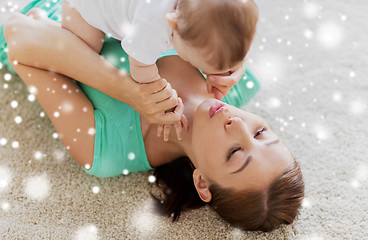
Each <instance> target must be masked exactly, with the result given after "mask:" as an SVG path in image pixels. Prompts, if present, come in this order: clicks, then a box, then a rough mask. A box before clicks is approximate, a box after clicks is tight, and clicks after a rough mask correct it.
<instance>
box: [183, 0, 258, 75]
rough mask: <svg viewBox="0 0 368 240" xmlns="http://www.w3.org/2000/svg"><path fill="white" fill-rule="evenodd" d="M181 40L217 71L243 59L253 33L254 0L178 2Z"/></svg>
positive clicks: (256, 13)
mask: <svg viewBox="0 0 368 240" xmlns="http://www.w3.org/2000/svg"><path fill="white" fill-rule="evenodd" d="M177 9H178V27H177V31H178V34H179V35H180V37H181V38H182V39H183V40H185V41H187V42H188V43H189V44H190V45H191V46H193V47H198V48H201V49H203V54H205V55H206V56H207V61H208V64H210V65H211V66H213V67H215V68H216V69H217V70H224V69H229V68H231V67H234V66H235V65H237V64H239V63H240V62H242V61H243V59H244V58H245V55H246V54H247V52H248V50H249V48H250V45H251V42H252V40H253V36H254V34H255V30H256V24H257V20H258V8H257V5H256V4H255V3H254V1H253V0H179V1H178V8H177Z"/></svg>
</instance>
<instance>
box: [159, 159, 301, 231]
mask: <svg viewBox="0 0 368 240" xmlns="http://www.w3.org/2000/svg"><path fill="white" fill-rule="evenodd" d="M193 170H194V166H193V164H192V163H191V161H190V160H189V158H187V157H182V158H179V159H177V160H175V161H173V162H170V163H168V164H165V165H162V166H159V167H157V168H156V169H155V172H154V175H155V176H156V179H157V182H156V183H157V184H158V185H159V186H160V187H161V188H162V189H163V192H164V197H163V198H161V197H155V196H153V197H154V198H155V199H156V200H157V207H158V210H159V212H161V213H162V214H163V215H167V216H172V220H173V221H176V220H178V219H179V217H180V214H181V212H182V211H185V210H189V209H197V208H200V207H202V206H204V205H206V203H205V202H203V201H202V200H201V199H200V198H199V196H198V193H197V191H196V189H195V187H194V182H193V176H192V175H193ZM209 189H210V192H211V194H212V200H211V201H210V202H209V203H208V204H209V205H210V206H211V207H212V208H213V209H214V210H215V211H216V212H217V213H218V214H219V215H220V216H221V217H222V218H223V219H224V220H225V221H227V222H228V223H230V224H231V225H233V226H235V227H238V228H240V229H243V230H247V231H257V230H261V231H265V232H268V231H271V230H273V229H275V228H278V227H279V226H280V225H281V224H290V223H292V222H293V221H294V220H295V218H296V217H297V215H298V213H299V208H300V207H301V204H302V201H303V198H304V181H303V176H302V172H301V169H300V166H299V164H298V163H297V162H296V161H295V160H294V162H293V163H292V165H291V167H290V168H289V169H287V170H286V171H285V172H283V173H282V174H281V175H280V176H279V177H277V178H276V179H275V180H274V181H273V182H272V183H271V184H270V185H269V187H268V189H266V190H265V191H261V190H252V189H249V190H245V191H234V190H232V189H227V188H222V187H220V186H219V185H217V184H216V183H212V184H211V186H210V188H209Z"/></svg>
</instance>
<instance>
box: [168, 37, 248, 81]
mask: <svg viewBox="0 0 368 240" xmlns="http://www.w3.org/2000/svg"><path fill="white" fill-rule="evenodd" d="M173 45H174V48H175V50H176V52H177V53H178V54H179V56H180V57H181V58H182V59H183V60H184V61H186V62H189V63H190V64H192V65H193V66H194V67H196V68H199V69H201V70H202V72H203V73H204V74H206V75H229V74H230V73H231V72H235V71H236V70H238V69H239V68H240V67H241V66H242V64H243V63H242V62H239V63H238V64H237V65H235V66H233V67H231V68H228V69H216V68H215V67H213V66H211V65H209V64H208V63H207V62H208V58H207V57H206V55H205V54H204V52H205V51H203V49H200V48H195V47H192V46H190V45H189V44H188V43H187V42H186V41H185V40H183V39H182V38H181V37H180V36H179V34H178V33H177V32H176V31H173Z"/></svg>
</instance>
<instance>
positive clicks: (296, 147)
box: [0, 0, 368, 240]
mask: <svg viewBox="0 0 368 240" xmlns="http://www.w3.org/2000/svg"><path fill="white" fill-rule="evenodd" d="M257 2H258V4H259V7H260V12H261V16H260V21H259V25H258V32H257V37H256V39H255V41H254V44H253V46H252V50H251V53H250V55H249V56H250V59H251V60H252V62H253V63H252V64H253V67H254V69H255V70H256V71H257V72H258V74H259V76H260V78H261V80H262V83H263V88H262V90H261V92H260V93H259V94H258V95H257V97H256V98H255V99H254V100H252V101H251V102H250V103H249V104H248V105H246V106H245V109H248V110H250V111H253V112H255V113H258V114H260V115H262V116H263V117H264V118H265V119H266V120H268V121H269V122H270V123H271V126H273V128H274V129H275V130H276V131H277V132H278V133H279V134H280V136H281V137H282V139H283V140H284V142H285V143H286V144H287V145H288V146H289V147H290V149H292V152H293V153H294V155H295V157H296V158H297V160H298V161H299V162H300V163H301V165H302V169H303V173H304V176H305V181H306V199H305V202H304V204H303V209H302V210H301V215H300V216H299V219H298V220H297V221H296V222H295V223H294V224H293V225H291V226H284V227H282V228H280V229H278V230H276V231H274V232H272V233H267V234H266V233H258V232H257V233H249V232H241V231H239V230H236V229H234V228H231V227H229V226H228V225H227V224H225V223H224V222H223V221H221V220H220V219H219V218H218V217H216V215H215V214H214V213H213V212H212V211H211V210H210V209H209V208H203V209H200V210H196V211H191V212H188V213H186V214H184V215H183V217H182V218H181V219H180V221H179V222H178V223H171V222H170V221H169V220H168V219H166V218H164V217H158V216H156V215H154V214H152V211H151V203H152V199H151V198H150V196H149V192H150V191H151V190H152V189H153V188H154V187H153V184H151V183H149V181H148V177H149V176H150V175H151V173H150V172H145V173H138V174H130V175H129V176H121V177H116V178H110V179H102V178H95V177H93V176H89V175H88V174H86V173H85V172H83V171H82V169H81V168H80V167H78V165H77V164H76V163H75V162H74V161H73V159H71V158H70V156H69V155H68V153H67V152H66V151H65V150H64V148H63V145H62V144H61V142H60V140H58V139H55V138H54V136H53V134H54V132H55V130H54V128H53V126H52V125H51V123H50V121H49V120H48V118H47V117H41V115H42V109H41V108H40V106H39V105H38V103H37V102H36V101H33V99H32V97H29V94H28V92H27V90H26V89H25V86H24V84H23V83H22V81H21V80H20V79H19V78H17V77H16V76H13V75H7V70H6V69H4V68H3V69H2V70H1V72H0V207H1V208H0V239H313V240H322V239H326V240H327V239H368V186H367V185H368V160H367V155H368V127H367V125H368V121H367V117H368V114H367V112H368V109H367V104H368V100H367V98H368V81H367V77H366V76H367V75H368V70H367V69H368V67H367V63H368V46H367V44H368V34H367V33H366V31H367V29H368V15H367V12H368V3H367V2H366V1H365V0H354V1H342V0H338V1H328V0H322V1H317V0H315V1H306V0H305V1H301V0H299V1H296V0H273V1H269V0H259V1H257ZM0 14H1V13H0Z"/></svg>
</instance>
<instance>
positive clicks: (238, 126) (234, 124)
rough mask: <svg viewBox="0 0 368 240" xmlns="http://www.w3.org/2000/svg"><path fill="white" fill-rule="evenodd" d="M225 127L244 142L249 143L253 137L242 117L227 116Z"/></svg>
mask: <svg viewBox="0 0 368 240" xmlns="http://www.w3.org/2000/svg"><path fill="white" fill-rule="evenodd" d="M226 128H227V130H228V131H229V133H230V134H231V135H233V136H234V137H236V138H239V139H240V140H241V141H242V142H244V143H245V144H249V143H251V141H252V139H253V137H252V134H251V132H250V130H249V128H248V125H247V124H246V123H245V122H244V121H243V119H241V118H239V117H232V118H229V121H228V123H227V126H226Z"/></svg>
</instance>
